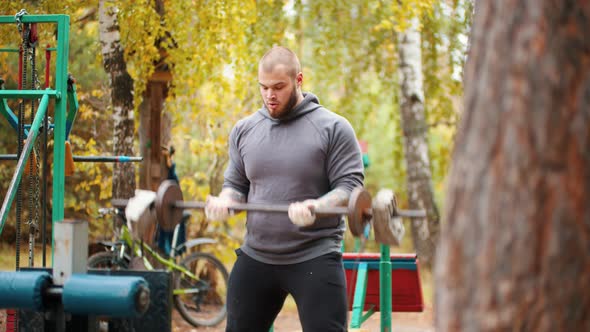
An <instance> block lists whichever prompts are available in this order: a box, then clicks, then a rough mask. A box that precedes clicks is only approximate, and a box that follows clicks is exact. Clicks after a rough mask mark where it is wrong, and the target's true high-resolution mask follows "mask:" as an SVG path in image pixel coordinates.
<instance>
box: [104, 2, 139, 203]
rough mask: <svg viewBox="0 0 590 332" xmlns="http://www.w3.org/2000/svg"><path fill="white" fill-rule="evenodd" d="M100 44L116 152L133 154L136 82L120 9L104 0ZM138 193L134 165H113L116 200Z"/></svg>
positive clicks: (114, 151) (127, 154)
mask: <svg viewBox="0 0 590 332" xmlns="http://www.w3.org/2000/svg"><path fill="white" fill-rule="evenodd" d="M98 15H99V28H100V42H101V45H102V56H103V65H104V69H105V71H106V72H107V73H108V74H109V78H110V82H111V99H112V105H113V120H114V121H113V123H114V124H113V126H114V132H113V153H114V155H116V156H119V155H126V156H132V155H133V135H134V131H135V128H134V127H135V124H134V119H133V80H132V79H131V76H129V73H128V72H127V66H126V63H125V59H124V57H123V49H122V47H121V40H120V39H121V38H120V34H119V23H118V21H117V8H116V7H114V6H110V5H108V1H106V0H100V1H99V7H98ZM134 190H135V166H134V165H133V164H132V163H115V164H114V165H113V191H112V192H113V197H114V198H129V197H132V196H133V194H134Z"/></svg>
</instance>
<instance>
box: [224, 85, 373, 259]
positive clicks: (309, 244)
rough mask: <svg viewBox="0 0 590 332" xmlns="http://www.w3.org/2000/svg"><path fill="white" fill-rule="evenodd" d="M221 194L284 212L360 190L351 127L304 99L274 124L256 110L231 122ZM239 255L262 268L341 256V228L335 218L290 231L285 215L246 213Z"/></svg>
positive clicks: (315, 102)
mask: <svg viewBox="0 0 590 332" xmlns="http://www.w3.org/2000/svg"><path fill="white" fill-rule="evenodd" d="M229 157H230V160H229V164H228V166H227V169H226V171H225V181H224V184H223V187H224V188H226V187H229V188H232V189H234V190H237V191H239V192H241V193H243V194H244V195H245V197H246V201H247V202H248V203H256V204H261V203H265V204H269V203H270V204H282V205H288V204H289V203H292V202H296V201H303V200H306V199H315V198H319V197H320V196H322V195H324V194H326V193H327V192H329V191H331V190H333V189H335V188H341V189H344V190H347V191H352V189H354V188H355V187H358V186H362V185H363V180H364V175H363V162H362V157H361V152H360V148H359V145H358V142H357V139H356V137H355V133H354V130H353V128H352V126H351V125H350V123H349V122H348V121H347V120H346V119H345V118H343V117H342V116H339V115H337V114H335V113H333V112H331V111H328V110H327V109H325V108H324V107H323V106H321V105H320V104H319V101H318V99H317V97H316V96H314V95H313V94H311V93H304V99H303V101H302V102H301V103H300V104H299V105H297V106H296V107H295V108H294V109H293V110H291V111H290V112H289V113H288V114H287V115H286V116H284V117H283V118H281V119H275V118H272V117H271V116H270V115H269V113H268V110H267V109H266V108H265V107H263V108H261V109H260V110H258V111H257V112H256V113H254V114H252V115H250V116H248V117H246V118H244V119H242V120H240V121H238V123H237V124H236V125H235V127H234V128H233V129H232V131H231V134H230V137H229ZM246 228H247V233H246V237H245V240H244V244H243V245H242V251H244V252H245V253H246V254H247V255H248V256H250V257H252V258H254V259H256V260H258V261H261V262H264V263H268V264H294V263H299V262H303V261H306V260H309V259H313V258H315V257H318V256H321V255H323V254H326V253H329V252H334V251H340V248H341V241H342V235H343V233H344V230H345V224H344V221H343V220H342V218H340V217H330V218H328V217H326V218H318V219H316V221H315V223H314V224H313V225H311V226H307V227H299V226H297V225H294V224H293V223H292V222H291V221H290V220H289V217H288V215H287V213H268V212H249V213H248V216H247V222H246Z"/></svg>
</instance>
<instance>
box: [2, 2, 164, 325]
mask: <svg viewBox="0 0 590 332" xmlns="http://www.w3.org/2000/svg"><path fill="white" fill-rule="evenodd" d="M0 24H15V25H16V27H17V28H18V32H19V35H20V36H21V37H22V43H21V45H20V47H19V48H16V49H14V48H12V49H11V48H0V52H13V53H18V54H19V74H20V75H19V78H18V90H6V89H4V85H3V83H4V80H2V79H1V78H0V114H1V115H2V116H3V117H4V118H5V119H6V120H7V121H8V123H9V125H10V126H11V127H12V128H14V129H15V131H16V132H17V138H16V141H17V144H18V150H17V151H18V153H17V154H16V155H15V156H14V157H13V156H12V155H9V158H7V159H14V160H17V164H16V168H15V172H14V175H13V177H12V179H11V181H10V184H9V186H8V191H7V193H6V195H5V196H4V200H3V203H2V207H1V209H0V233H1V232H2V229H3V227H4V224H5V222H6V220H7V218H8V214H9V210H10V207H11V205H12V203H13V201H14V200H15V199H16V252H17V254H16V264H15V265H16V271H15V272H12V271H11V272H5V271H2V272H0V309H2V308H12V309H18V317H23V318H22V319H18V320H17V319H16V317H17V316H16V314H15V313H16V311H14V310H11V311H10V313H9V315H8V316H9V317H7V322H9V323H8V324H9V325H8V326H7V331H14V330H15V329H16V328H17V327H18V330H19V331H44V330H45V329H44V327H45V326H46V327H47V328H48V329H50V330H52V331H60V332H61V331H96V330H97V326H96V324H95V323H96V320H95V317H96V316H97V315H107V316H113V317H132V316H138V315H141V314H142V313H144V312H145V311H146V310H148V308H150V309H151V308H153V307H154V306H152V305H150V303H152V302H154V300H156V301H157V300H158V299H162V298H163V299H164V300H165V301H168V300H169V299H168V298H166V296H162V295H164V294H166V293H170V294H171V292H170V288H166V287H165V286H160V287H159V288H152V287H151V285H152V283H147V282H146V280H145V278H143V277H142V276H137V275H135V276H127V277H117V276H114V275H102V276H99V275H88V274H86V261H87V255H88V252H87V250H88V225H87V223H86V222H82V221H67V220H64V185H65V175H66V167H65V166H66V161H67V160H69V161H71V159H70V158H69V157H68V156H67V149H68V145H69V142H68V141H67V140H68V136H69V134H70V131H71V129H72V125H73V122H74V119H75V117H76V113H77V110H78V102H77V97H76V91H75V85H74V80H73V78H71V77H69V76H68V73H67V69H68V66H67V60H68V53H69V44H68V43H69V24H70V19H69V16H67V15H28V14H27V13H26V12H25V11H24V10H21V11H20V12H19V13H18V14H16V15H15V16H0ZM37 24H49V25H51V29H52V30H51V31H55V35H56V39H55V40H56V42H57V46H56V47H55V48H53V47H49V46H48V47H47V48H46V49H45V51H46V61H47V62H46V66H45V69H46V70H45V74H46V77H45V90H41V89H40V87H39V85H40V84H39V82H38V79H39V77H38V75H37V70H36V68H37V66H36V65H35V61H36V60H35V59H36V56H35V52H36V48H37V47H38V44H39V38H38V34H37ZM51 52H56V55H57V56H56V58H55V71H54V80H53V82H54V87H53V88H52V87H50V84H49V83H50V81H51V80H50V67H51V62H50V58H51V56H50V54H51ZM7 99H17V100H19V101H20V103H19V104H18V112H17V114H18V116H17V115H15V113H14V112H13V111H12V110H11V109H10V107H9V104H8V103H7ZM50 102H53V103H54V107H53V111H54V114H53V117H52V118H51V121H53V123H50V117H49V116H48V112H49V109H50V107H49V105H50ZM68 106H69V107H68ZM25 112H26V113H28V114H30V122H29V123H28V124H25ZM49 133H51V134H52V136H53V172H52V173H53V178H52V183H53V190H52V193H53V200H52V210H51V211H52V212H51V213H52V217H51V220H52V222H53V227H52V230H53V235H54V236H52V237H53V241H52V242H53V243H54V245H53V247H52V251H53V253H52V254H53V267H52V269H46V268H43V269H34V268H33V266H34V261H33V257H34V253H33V248H34V240H35V235H36V232H37V230H40V233H41V237H42V246H43V250H45V242H46V241H45V232H46V227H45V226H46V225H45V221H46V219H47V218H46V216H45V211H47V210H48V209H47V187H46V183H48V182H50V181H49V180H48V178H49V170H48V167H47V165H48V162H47V156H48V153H47V151H46V150H47V145H48V144H47V143H48V136H49ZM40 135H41V136H42V141H43V149H44V153H43V179H40V178H39V176H38V174H36V172H37V171H38V170H39V169H40V168H41V167H40V165H39V163H40V159H41V158H38V156H39V154H40V149H39V144H37V145H36V143H38V138H39V136H40ZM101 161H102V160H101ZM127 161H131V160H127ZM119 162H122V160H119ZM27 172H28V174H29V175H30V176H31V178H30V179H31V185H30V186H29V189H30V191H29V195H28V196H29V199H30V200H31V201H32V202H31V204H30V206H31V211H30V213H29V218H31V216H34V217H35V218H34V219H29V223H28V224H29V227H30V236H29V268H27V269H22V268H21V267H20V266H19V261H20V259H19V253H20V229H21V222H20V221H21V214H22V211H21V210H22V194H21V192H22V189H21V179H22V177H23V175H25V174H27ZM40 187H41V188H40ZM39 197H40V198H41V199H43V203H42V208H41V210H42V214H43V215H42V216H39V215H38V214H37V212H36V211H38V209H39V206H38V198H39ZM39 219H41V221H42V222H43V225H42V226H41V227H40V228H39V225H38V221H39ZM42 266H43V267H45V251H44V252H43V265H42ZM105 287H108V290H109V291H108V292H105ZM150 289H152V290H156V292H153V291H152V292H150ZM154 294H157V295H154ZM154 296H157V297H154ZM7 311H8V310H7ZM151 316H152V315H150V317H151ZM168 318H169V317H168ZM167 323H168V326H167V328H166V326H164V328H161V329H159V330H160V331H170V329H171V326H170V325H171V323H170V319H168V322H167ZM142 330H146V329H142Z"/></svg>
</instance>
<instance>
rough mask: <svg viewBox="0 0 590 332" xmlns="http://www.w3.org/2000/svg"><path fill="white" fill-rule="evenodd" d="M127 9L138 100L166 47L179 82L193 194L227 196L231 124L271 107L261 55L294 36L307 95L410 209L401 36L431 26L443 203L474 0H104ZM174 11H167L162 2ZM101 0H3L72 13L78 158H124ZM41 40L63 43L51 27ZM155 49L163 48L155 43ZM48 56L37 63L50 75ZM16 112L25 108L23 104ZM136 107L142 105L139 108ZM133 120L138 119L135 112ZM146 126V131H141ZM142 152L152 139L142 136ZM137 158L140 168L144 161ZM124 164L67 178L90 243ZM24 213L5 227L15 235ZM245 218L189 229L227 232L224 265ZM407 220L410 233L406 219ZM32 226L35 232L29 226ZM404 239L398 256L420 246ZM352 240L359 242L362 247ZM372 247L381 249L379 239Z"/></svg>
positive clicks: (177, 103) (178, 130)
mask: <svg viewBox="0 0 590 332" xmlns="http://www.w3.org/2000/svg"><path fill="white" fill-rule="evenodd" d="M101 2H102V5H105V3H106V5H108V6H115V7H116V8H117V10H118V13H117V18H118V23H119V26H120V33H121V46H122V48H123V50H124V52H125V53H124V55H125V62H126V66H127V71H128V72H129V74H130V75H131V78H132V79H133V96H134V97H133V98H134V105H135V106H134V107H135V109H136V111H137V108H138V107H139V105H141V103H142V98H143V95H144V94H143V93H144V92H145V89H146V84H147V81H148V78H149V77H150V76H151V75H153V73H154V71H155V70H156V66H157V65H158V63H161V62H160V60H161V54H162V51H165V53H166V63H168V64H173V65H171V66H170V71H171V73H172V77H173V80H172V82H171V83H170V86H169V88H170V93H169V94H168V96H167V99H166V101H165V105H164V113H163V116H164V119H165V120H164V122H165V126H167V127H168V128H169V131H170V132H169V134H167V136H166V137H163V140H164V141H166V142H167V143H168V144H171V145H173V146H174V147H175V148H176V151H177V153H176V155H175V161H176V164H177V168H176V170H177V173H178V175H179V178H180V184H181V188H182V190H183V194H184V197H185V199H187V200H203V199H204V198H205V197H206V196H207V195H208V194H209V193H212V194H216V193H217V192H218V191H219V188H220V186H221V182H222V178H223V170H224V168H225V165H226V162H227V155H226V152H227V149H226V147H227V137H228V133H229V130H230V129H231V128H232V126H233V124H234V123H235V122H236V121H237V120H238V119H239V118H241V117H244V116H246V115H248V114H250V113H252V112H254V111H255V110H257V109H258V108H259V107H260V104H261V102H260V96H259V94H258V86H257V82H256V73H257V64H258V59H259V58H260V56H261V55H262V54H263V53H264V52H265V51H266V50H267V49H269V48H270V47H272V46H273V45H285V46H288V47H290V48H291V49H293V50H294V51H295V52H296V53H297V54H298V55H299V57H300V59H301V62H302V65H303V72H304V85H303V89H304V91H311V92H313V93H314V94H316V95H318V96H319V98H320V101H321V103H322V104H323V105H324V106H326V107H327V108H328V109H330V110H332V111H334V112H336V113H338V114H341V115H343V116H344V117H346V118H347V119H348V120H349V121H350V122H351V124H352V125H353V127H354V128H355V130H356V133H357V136H358V138H359V139H360V140H363V141H365V142H367V143H368V155H369V158H370V166H369V167H367V169H366V182H365V184H366V187H367V188H368V189H369V191H371V192H372V193H376V192H377V190H378V189H380V188H391V189H393V190H394V191H395V192H396V194H397V196H398V201H399V202H400V205H401V206H402V207H407V200H408V194H407V190H406V183H407V169H406V168H407V167H406V162H405V161H404V147H403V139H404V135H403V132H402V124H401V123H400V122H401V115H400V93H401V92H400V89H401V88H400V77H399V76H400V75H399V72H400V68H399V34H400V33H403V32H404V31H405V30H406V29H407V28H408V26H410V25H411V24H412V22H419V24H418V25H417V26H416V27H415V28H417V30H418V31H419V33H420V36H421V39H420V50H421V53H422V54H421V60H422V61H421V66H422V68H421V69H422V77H423V89H424V91H423V93H424V111H425V120H426V125H427V128H426V131H425V133H426V138H427V142H428V155H429V158H430V166H429V167H430V171H431V175H432V189H433V192H434V197H435V202H436V205H437V206H438V207H439V209H442V204H443V202H444V188H445V179H446V175H447V171H448V169H449V163H450V159H451V151H452V148H453V139H454V135H455V132H456V129H457V124H458V119H459V118H460V116H461V112H462V109H461V107H462V91H463V86H462V76H463V65H464V61H465V56H466V52H467V47H468V38H467V36H468V34H469V28H470V25H471V22H470V20H471V15H472V11H473V4H472V2H471V1H469V0H448V1H434V0H412V1H404V2H399V1H382V0H381V1H379V0H366V1H337V0H327V1H303V0H291V1H270V0H259V1H239V0H228V1H223V2H222V1H184V0H162V1H153V0H151V1H150V0H148V1H102V0H101ZM158 6H160V8H161V7H162V6H163V9H164V11H163V12H162V11H161V12H158V11H157V7H158ZM98 7H99V1H97V0H93V1H85V2H80V1H69V0H65V1H60V2H55V1H50V0H46V1H3V2H2V3H0V14H1V15H14V14H16V13H17V12H18V11H19V10H20V9H22V8H25V9H26V10H27V12H28V13H29V14H68V15H70V16H71V29H70V60H69V72H70V73H71V74H72V75H73V76H74V77H75V79H76V87H77V93H78V99H79V102H80V110H79V113H78V117H77V118H76V123H75V125H74V128H73V130H72V135H71V138H70V140H71V143H72V146H73V151H74V154H75V155H112V154H113V125H112V124H113V116H112V106H111V102H110V97H111V95H110V88H111V87H110V82H109V77H108V74H107V73H106V72H105V70H104V67H103V59H102V53H101V44H100V40H99V22H98V20H99V16H98ZM1 29H2V31H1V32H0V44H2V45H3V46H4V47H17V46H18V44H19V42H20V39H19V38H20V37H19V34H18V30H17V27H16V26H2V27H1ZM40 29H41V30H40V39H41V40H42V41H43V40H49V41H52V42H54V37H53V35H52V33H53V31H51V29H50V28H49V29H48V28H43V27H41V28H40ZM156 45H157V47H156ZM42 65H43V64H42V61H39V62H38V65H37V67H38V68H39V70H40V71H41V70H42V68H43V67H42ZM0 72H1V76H2V77H3V78H4V80H5V81H6V83H5V88H7V89H14V88H15V87H16V84H17V83H16V82H17V77H18V62H17V57H16V56H15V54H14V53H0ZM12 108H13V109H15V107H14V105H12ZM134 114H135V115H137V114H138V112H136V113H134ZM134 121H135V128H138V127H139V118H138V117H137V116H135V117H134ZM136 132H137V129H136ZM134 144H135V148H134V150H135V151H136V153H137V151H141V146H139V145H140V141H139V140H138V139H137V137H136V136H135V137H134ZM0 152H1V153H16V136H15V134H14V131H13V130H12V129H11V128H10V127H9V125H8V123H6V122H5V121H0ZM2 163H3V164H0V192H3V193H5V192H6V191H7V187H8V184H9V183H10V179H11V177H12V175H13V172H14V168H13V167H12V166H13V164H10V162H2ZM137 167H139V166H137ZM112 174H113V172H112V164H104V163H94V164H92V163H78V164H77V165H76V172H75V174H74V175H73V176H70V177H67V178H66V192H65V204H66V211H65V215H66V217H67V218H77V219H86V220H89V221H90V226H91V228H90V230H91V241H97V240H101V239H104V238H108V237H109V236H110V234H111V233H110V230H109V225H110V223H109V222H108V221H105V220H99V219H97V218H98V213H97V212H98V209H99V207H103V206H108V205H109V201H110V199H111V198H113V197H112ZM13 218H14V213H12V215H11V216H10V219H9V222H8V223H7V226H6V227H5V229H4V232H3V233H2V234H1V235H0V236H1V238H0V240H1V243H2V244H10V243H12V242H13V241H14V231H12V228H11V225H14V222H13V221H12V220H13ZM244 219H245V218H244V216H243V215H238V216H236V217H233V218H232V219H230V220H229V221H228V222H224V223H211V222H206V221H205V220H204V216H203V215H202V214H201V213H199V212H194V213H193V218H192V222H191V224H190V225H189V236H190V237H198V236H207V237H212V238H216V239H217V240H219V242H218V245H217V246H216V247H215V248H214V250H215V252H216V254H217V255H218V256H220V257H222V260H224V261H225V262H226V263H229V262H231V261H232V259H233V250H232V249H233V248H236V247H237V246H239V244H240V242H241V239H242V236H243V233H244V228H245V227H244ZM406 229H411V227H409V226H407V227H406ZM25 234H26V232H25V233H24V234H23V235H25ZM411 239H412V238H411V237H410V236H406V237H405V240H404V243H403V244H402V246H401V247H400V248H396V249H394V251H398V252H411V251H414V248H413V247H412V243H411ZM351 241H352V240H351V238H350V236H348V237H347V244H350V243H351ZM366 250H367V251H374V250H378V247H377V245H376V244H374V243H372V242H371V241H369V243H368V245H367V248H366Z"/></svg>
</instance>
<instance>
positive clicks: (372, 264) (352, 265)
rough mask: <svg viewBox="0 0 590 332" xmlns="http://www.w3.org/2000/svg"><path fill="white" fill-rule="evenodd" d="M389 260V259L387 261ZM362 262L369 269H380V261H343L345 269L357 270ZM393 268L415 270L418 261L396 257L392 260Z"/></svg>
mask: <svg viewBox="0 0 590 332" xmlns="http://www.w3.org/2000/svg"><path fill="white" fill-rule="evenodd" d="M386 262H387V261H386ZM360 263H365V264H367V268H368V269H369V270H379V264H380V262H379V261H362V260H359V261H357V262H351V261H348V260H345V261H343V265H344V269H345V270H357V269H358V267H359V265H360ZM391 269H392V270H412V271H415V270H416V269H417V266H416V262H408V261H403V260H402V261H397V260H395V259H392V260H391Z"/></svg>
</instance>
